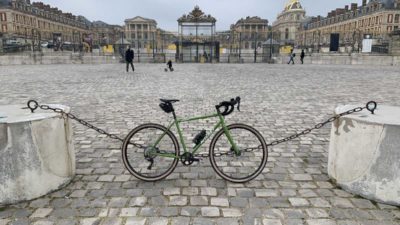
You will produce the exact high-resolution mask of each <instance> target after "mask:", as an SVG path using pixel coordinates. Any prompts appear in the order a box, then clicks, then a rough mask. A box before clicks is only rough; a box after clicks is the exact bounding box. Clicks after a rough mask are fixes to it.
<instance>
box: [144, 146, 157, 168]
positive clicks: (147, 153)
mask: <svg viewBox="0 0 400 225" xmlns="http://www.w3.org/2000/svg"><path fill="white" fill-rule="evenodd" d="M159 152H160V150H159V149H158V148H155V147H152V146H149V147H146V148H145V149H144V158H145V159H146V160H147V161H148V162H150V165H149V166H148V167H147V169H148V170H151V168H152V167H153V164H154V159H155V158H156V156H157V153H159Z"/></svg>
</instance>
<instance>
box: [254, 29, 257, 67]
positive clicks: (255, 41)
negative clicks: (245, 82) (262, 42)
mask: <svg viewBox="0 0 400 225" xmlns="http://www.w3.org/2000/svg"><path fill="white" fill-rule="evenodd" d="M256 62H257V32H254V63H256Z"/></svg>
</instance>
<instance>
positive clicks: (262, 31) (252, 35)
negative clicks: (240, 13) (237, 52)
mask: <svg viewBox="0 0 400 225" xmlns="http://www.w3.org/2000/svg"><path fill="white" fill-rule="evenodd" d="M231 37H232V40H231V42H232V43H233V45H234V47H233V49H237V48H238V47H239V48H241V49H254V48H255V47H256V46H257V48H261V45H262V43H263V42H264V41H266V40H267V38H268V20H266V19H261V18H260V17H258V16H253V17H250V16H248V17H246V18H245V19H243V18H242V19H240V20H238V21H237V22H236V24H234V25H232V26H231Z"/></svg>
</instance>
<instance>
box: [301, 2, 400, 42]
mask: <svg viewBox="0 0 400 225" xmlns="http://www.w3.org/2000/svg"><path fill="white" fill-rule="evenodd" d="M399 26H400V1H399V0H370V1H369V2H368V3H367V1H366V0H363V3H362V5H361V6H358V5H357V4H356V3H353V4H351V5H350V7H349V6H345V8H338V9H336V10H332V11H331V12H330V13H328V15H327V16H326V17H322V16H317V17H312V18H311V20H310V22H309V23H308V24H306V25H305V27H304V29H303V30H302V31H301V33H300V34H299V36H298V38H297V41H298V45H302V46H304V45H305V46H309V47H315V48H318V47H320V46H329V44H330V36H331V34H332V33H337V34H339V43H340V46H348V47H350V48H360V45H361V41H362V39H363V38H364V35H367V34H368V35H370V37H372V38H373V39H375V40H376V41H375V44H385V43H387V42H388V41H389V35H388V34H390V33H391V32H392V31H394V30H397V29H398V28H399Z"/></svg>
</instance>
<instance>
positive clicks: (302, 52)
mask: <svg viewBox="0 0 400 225" xmlns="http://www.w3.org/2000/svg"><path fill="white" fill-rule="evenodd" d="M305 56H306V54H305V53H304V49H302V50H301V54H300V61H301V64H304V57H305Z"/></svg>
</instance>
